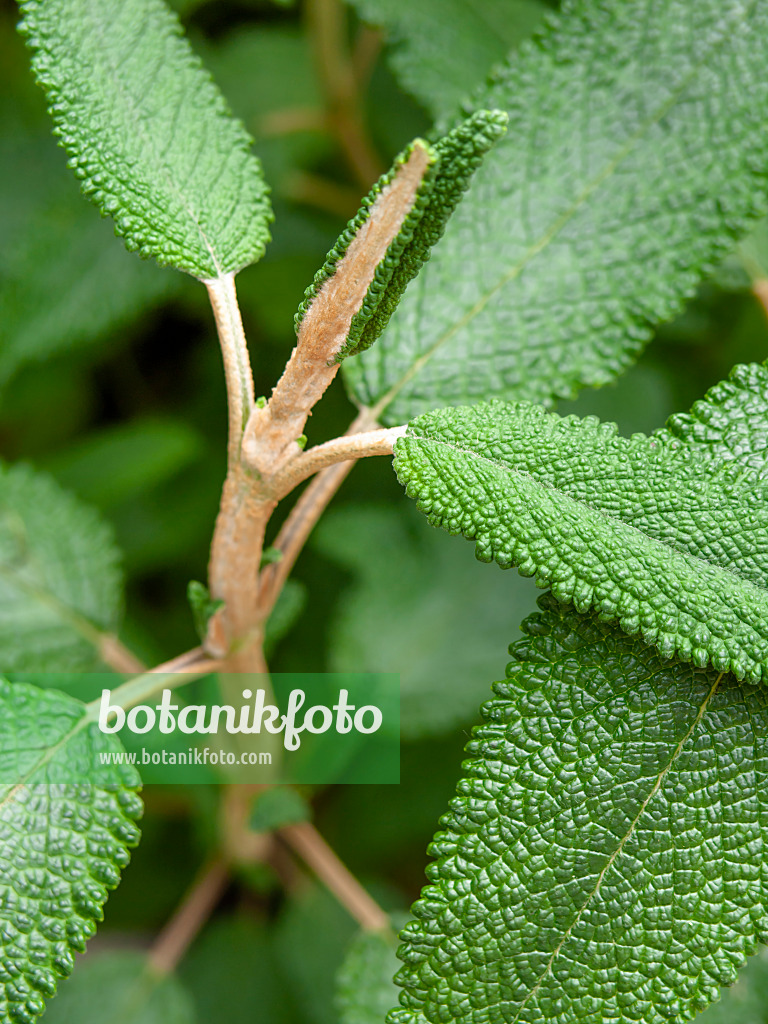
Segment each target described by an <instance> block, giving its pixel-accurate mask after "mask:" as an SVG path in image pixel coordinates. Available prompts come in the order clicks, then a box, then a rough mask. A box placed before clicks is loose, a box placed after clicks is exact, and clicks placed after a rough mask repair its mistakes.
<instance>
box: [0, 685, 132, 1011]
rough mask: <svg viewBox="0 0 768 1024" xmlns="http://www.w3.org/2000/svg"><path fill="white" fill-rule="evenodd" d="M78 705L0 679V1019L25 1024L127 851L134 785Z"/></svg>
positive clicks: (81, 938)
mask: <svg viewBox="0 0 768 1024" xmlns="http://www.w3.org/2000/svg"><path fill="white" fill-rule="evenodd" d="M121 749H122V748H121V747H120V744H119V742H118V741H117V740H116V739H115V737H113V736H107V735H105V734H103V733H102V732H101V731H100V730H99V728H98V726H97V724H96V723H95V722H94V721H92V720H91V719H90V718H89V716H88V714H87V713H86V708H85V705H84V704H82V703H80V702H79V701H76V700H74V699H73V698H72V697H68V696H66V695H64V694H63V693H59V692H57V691H56V690H39V689H38V688H37V687H34V686H30V685H28V684H26V683H13V684H9V683H7V682H5V681H2V680H0V1021H2V1022H3V1024H30V1022H31V1021H33V1020H34V1018H35V1017H37V1016H38V1015H39V1014H40V1013H42V1011H43V1008H44V999H45V998H46V997H48V996H51V995H52V994H53V993H54V991H55V989H56V984H57V980H58V979H59V978H61V977H66V975H68V974H69V973H70V971H71V970H72V967H73V964H74V953H75V952H81V951H82V950H83V949H84V948H85V943H86V941H87V939H89V938H90V937H91V936H92V935H93V933H94V931H95V930H96V922H97V921H100V920H101V919H102V907H103V905H104V902H105V901H106V898H107V892H108V890H109V889H114V887H115V886H116V885H117V884H118V882H119V880H120V871H121V869H122V868H124V867H125V865H126V864H127V863H128V860H129V853H128V850H129V848H130V847H132V846H135V845H136V843H137V842H138V838H139V831H138V828H137V826H136V820H137V819H138V818H139V817H140V815H141V810H142V807H141V800H140V799H139V797H138V795H137V792H136V790H137V788H138V785H139V779H138V775H137V774H136V770H135V769H134V768H130V767H128V766H116V765H112V766H99V765H98V764H97V758H98V755H99V754H100V753H105V752H110V751H119V750H121Z"/></svg>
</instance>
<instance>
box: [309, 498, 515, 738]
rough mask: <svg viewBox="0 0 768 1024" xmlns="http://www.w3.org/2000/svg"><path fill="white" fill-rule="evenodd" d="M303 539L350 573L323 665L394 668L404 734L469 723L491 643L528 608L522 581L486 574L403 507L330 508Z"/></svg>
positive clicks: (462, 548)
mask: <svg viewBox="0 0 768 1024" xmlns="http://www.w3.org/2000/svg"><path fill="white" fill-rule="evenodd" d="M313 544H314V546H315V548H316V549H317V550H319V551H320V552H321V553H322V554H323V555H324V556H325V557H327V558H330V559H332V560H333V561H335V562H336V563H338V564H340V565H342V566H343V567H344V568H346V569H348V570H351V572H352V573H353V574H354V579H353V581H352V583H351V584H350V585H349V586H348V587H346V588H345V589H344V590H343V591H342V594H341V596H340V599H339V603H338V604H337V605H336V606H335V607H334V609H333V617H332V620H331V623H330V625H329V627H328V648H329V651H328V657H329V664H328V667H329V668H330V669H331V670H332V671H334V672H361V671H369V672H398V673H400V731H401V735H402V737H403V738H404V739H406V740H408V739H410V740H413V739H418V738H423V737H424V736H435V735H440V734H442V733H446V732H449V731H450V730H452V729H455V728H456V727H457V726H460V725H469V724H471V723H472V722H473V721H474V720H475V716H476V713H477V707H478V705H479V703H480V702H481V701H483V700H485V698H486V697H487V696H488V680H489V679H492V678H493V675H494V673H495V672H497V671H498V664H499V662H498V653H499V651H503V650H504V649H505V648H506V646H507V644H508V643H509V638H510V636H511V635H513V633H514V631H515V630H516V629H517V627H518V624H519V623H520V621H521V619H523V618H524V617H525V616H526V615H528V614H529V613H530V612H531V611H532V610H533V594H534V593H535V591H533V588H532V587H531V585H530V583H528V582H527V581H524V580H521V579H520V578H519V577H517V576H516V575H513V574H512V573H489V572H488V570H487V569H486V568H485V567H484V566H481V565H478V564H477V562H476V560H475V559H474V558H473V557H472V552H471V551H470V550H469V547H468V545H460V544H456V543H455V541H453V540H452V539H451V538H449V537H446V536H444V535H443V534H442V533H440V532H438V531H437V530H430V529H429V528H427V527H426V526H425V524H424V523H423V521H419V518H418V516H417V514H416V513H415V511H413V510H412V509H410V508H408V507H405V508H400V507H397V506H392V507H388V508H383V507H380V506H372V505H361V506H357V507H354V508H344V509H339V510H338V511H337V512H331V513H330V514H329V515H327V516H325V517H324V518H323V520H322V521H321V523H320V524H319V526H318V528H317V531H316V534H315V537H314V540H313ZM459 597H460V599H459ZM393 609H397V614H393ZM457 637H461V642H460V643H458V644H457V643H456V638H457Z"/></svg>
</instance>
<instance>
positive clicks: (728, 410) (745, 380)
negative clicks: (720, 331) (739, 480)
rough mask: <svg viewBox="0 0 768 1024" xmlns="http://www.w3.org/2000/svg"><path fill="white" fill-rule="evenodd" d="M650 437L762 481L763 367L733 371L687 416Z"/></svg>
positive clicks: (767, 435)
mask: <svg viewBox="0 0 768 1024" xmlns="http://www.w3.org/2000/svg"><path fill="white" fill-rule="evenodd" d="M654 436H655V437H658V438H659V439H660V440H662V441H683V442H684V443H685V444H687V445H690V446H693V447H695V449H696V451H697V453H698V454H699V455H700V456H704V457H705V458H708V459H712V460H715V459H723V460H725V461H727V462H737V463H738V465H739V466H741V467H743V468H744V469H749V470H752V471H753V472H755V473H757V474H758V476H759V477H760V479H763V478H764V477H765V476H766V475H768V364H765V363H763V364H759V363H750V364H747V365H739V366H734V368H733V369H732V370H731V373H730V375H729V377H728V379H727V380H725V381H722V382H721V383H719V384H716V385H715V386H714V387H713V388H710V390H709V391H708V392H707V394H706V395H705V396H704V398H702V399H701V400H700V401H698V402H696V403H695V405H694V406H693V409H691V411H690V413H678V414H676V415H674V416H670V418H669V420H668V421H667V424H666V426H665V427H664V428H663V429H661V430H657V431H656V433H655V435H654Z"/></svg>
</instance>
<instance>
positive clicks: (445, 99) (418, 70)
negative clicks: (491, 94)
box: [349, 0, 546, 118]
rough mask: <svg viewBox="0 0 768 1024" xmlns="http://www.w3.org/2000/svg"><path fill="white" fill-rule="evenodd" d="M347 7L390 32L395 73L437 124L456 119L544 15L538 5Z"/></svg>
mask: <svg viewBox="0 0 768 1024" xmlns="http://www.w3.org/2000/svg"><path fill="white" fill-rule="evenodd" d="M349 2H350V3H351V4H352V6H353V7H355V8H356V9H357V11H358V12H359V14H360V16H361V18H363V19H364V20H365V21H368V22H370V23H371V24H372V25H376V26H379V27H381V28H384V29H386V31H387V33H388V36H389V40H390V42H391V43H393V44H394V48H393V51H392V53H391V56H390V62H391V64H392V69H393V70H394V72H395V74H396V75H397V77H398V78H399V80H400V82H401V83H402V85H403V87H404V88H405V89H406V90H407V91H408V92H410V93H412V94H413V95H414V96H415V97H417V98H418V99H419V100H421V102H422V103H423V104H424V106H425V107H426V108H427V109H428V110H429V111H430V112H431V113H432V114H433V115H434V116H435V117H436V118H441V117H445V116H448V115H450V114H453V113H454V112H455V111H456V109H457V108H458V106H459V104H460V102H461V101H462V100H463V99H465V98H466V97H467V96H469V94H470V93H472V92H474V91H475V90H476V88H477V86H478V85H479V83H480V82H482V81H483V80H484V79H485V78H486V76H487V75H488V72H489V70H490V68H491V67H492V65H493V64H495V63H497V62H498V61H501V60H503V59H504V58H505V57H506V56H507V54H508V53H509V51H510V50H511V49H512V48H513V47H514V46H517V45H518V43H520V42H521V40H523V39H525V38H526V37H527V36H529V35H530V34H531V33H532V32H533V30H534V29H535V28H536V27H537V26H538V24H539V22H540V21H541V18H542V15H543V14H544V11H545V10H546V8H545V7H544V6H543V5H542V4H541V3H539V2H538V0H419V2H418V3H413V2H412V0H349Z"/></svg>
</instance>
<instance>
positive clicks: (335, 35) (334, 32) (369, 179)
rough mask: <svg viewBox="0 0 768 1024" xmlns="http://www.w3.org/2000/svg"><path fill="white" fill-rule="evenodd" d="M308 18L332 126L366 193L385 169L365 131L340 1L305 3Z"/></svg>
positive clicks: (309, 1) (327, 0)
mask: <svg viewBox="0 0 768 1024" xmlns="http://www.w3.org/2000/svg"><path fill="white" fill-rule="evenodd" d="M307 17H308V19H309V26H310V35H311V38H312V40H313V42H314V44H315V61H316V64H317V69H318V73H319V76H320V81H321V83H322V85H323V89H324V91H325V94H326V99H327V103H328V114H329V118H330V121H331V126H332V128H333V131H334V134H335V135H336V137H337V139H338V141H339V143H340V145H341V147H342V149H343V150H344V154H345V156H346V158H347V160H348V162H349V165H350V167H351V168H352V170H353V171H354V173H355V175H356V177H357V179H358V181H359V182H360V184H361V185H362V187H363V188H365V189H368V188H370V186H371V185H372V184H373V182H374V181H376V179H377V178H378V177H379V176H380V175H381V173H382V172H383V170H384V168H383V167H382V165H381V162H380V160H379V158H378V155H377V154H376V151H375V149H374V148H373V145H372V144H371V142H370V139H369V138H368V135H367V133H366V130H365V122H364V120H363V116H362V112H361V109H360V103H359V99H358V84H357V81H356V79H355V71H354V67H353V64H352V61H351V59H350V56H349V52H348V49H347V46H346V41H345V18H344V10H343V8H342V6H341V4H340V3H339V0H308V3H307Z"/></svg>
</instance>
